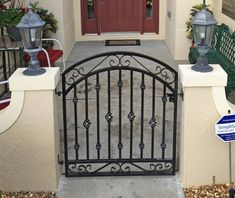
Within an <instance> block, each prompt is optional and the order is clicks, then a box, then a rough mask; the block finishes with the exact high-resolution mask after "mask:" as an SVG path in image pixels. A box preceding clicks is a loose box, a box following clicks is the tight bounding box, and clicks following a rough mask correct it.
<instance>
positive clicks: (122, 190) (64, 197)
mask: <svg viewBox="0 0 235 198" xmlns="http://www.w3.org/2000/svg"><path fill="white" fill-rule="evenodd" d="M59 189H60V190H59V193H58V197H59V198H183V197H184V194H183V192H182V189H181V187H180V182H179V179H178V177H177V176H174V177H173V176H171V177H168V176H167V177H165V176H161V177H100V178H65V177H62V178H61V181H60V187H59Z"/></svg>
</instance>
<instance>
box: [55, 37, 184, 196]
mask: <svg viewBox="0 0 235 198" xmlns="http://www.w3.org/2000/svg"><path fill="white" fill-rule="evenodd" d="M109 51H132V52H138V53H142V54H146V55H149V56H152V57H154V58H156V59H159V60H161V61H163V62H165V63H167V64H168V65H170V66H172V67H173V68H175V69H176V70H177V65H178V64H182V63H187V61H175V60H173V58H172V56H171V54H170V52H169V50H168V48H167V46H166V44H165V42H164V41H141V46H124V47H119V46H118V47H105V46H104V41H90V42H78V43H76V44H75V46H74V48H73V50H72V52H71V54H70V56H69V58H68V60H67V62H66V65H67V67H69V66H71V65H72V64H74V63H76V62H78V61H80V60H82V59H84V58H86V57H90V56H92V55H95V54H99V53H103V52H109ZM60 109H61V108H60ZM60 115H62V113H60ZM61 120H62V118H61ZM61 129H62V126H61ZM61 144H62V145H61V146H63V140H62V141H61ZM62 150H63V149H62ZM57 196H58V197H59V198H76V197H78V198H142V197H143V198H145V197H147V198H155V197H157V198H168V197H169V198H181V197H184V195H183V191H182V189H181V187H180V180H179V178H178V177H177V176H167V177H166V176H162V177H159V176H158V177H156V176H151V177H147V176H143V177H96V178H65V177H64V176H62V177H61V181H60V185H59V190H58V193H57Z"/></svg>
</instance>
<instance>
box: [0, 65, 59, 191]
mask: <svg viewBox="0 0 235 198" xmlns="http://www.w3.org/2000/svg"><path fill="white" fill-rule="evenodd" d="M23 70H24V69H23V68H21V69H17V70H16V72H15V73H14V74H13V75H12V76H11V78H10V80H9V81H10V90H11V93H12V97H11V103H10V105H9V106H8V107H7V108H5V109H4V110H2V111H0V189H1V190H3V191H55V190H56V189H57V185H58V181H59V177H60V170H59V166H58V163H57V155H58V153H59V130H58V127H57V126H58V122H57V113H56V109H57V107H56V96H55V87H56V86H57V83H58V81H59V68H47V71H46V73H45V74H43V75H40V76H33V77H31V76H25V75H23V74H22V71H23Z"/></svg>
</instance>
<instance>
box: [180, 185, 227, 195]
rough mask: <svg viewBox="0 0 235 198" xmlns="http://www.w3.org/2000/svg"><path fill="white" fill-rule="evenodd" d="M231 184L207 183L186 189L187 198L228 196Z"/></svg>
mask: <svg viewBox="0 0 235 198" xmlns="http://www.w3.org/2000/svg"><path fill="white" fill-rule="evenodd" d="M229 188H230V185H229V184H220V185H206V186H199V187H195V186H193V187H190V188H185V189H184V194H185V197H186V198H228V191H229Z"/></svg>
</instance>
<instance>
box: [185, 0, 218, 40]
mask: <svg viewBox="0 0 235 198" xmlns="http://www.w3.org/2000/svg"><path fill="white" fill-rule="evenodd" d="M209 6H210V5H206V9H207V10H208V11H209V12H211V13H212V11H211V10H209V8H208V7H209ZM202 8H203V4H202V3H200V4H196V5H194V6H193V7H192V8H191V10H190V13H189V15H190V17H189V19H188V20H187V21H186V23H185V24H186V32H187V38H188V39H190V40H193V28H192V18H193V17H194V16H195V15H196V13H197V12H198V11H200V10H202ZM212 14H213V13H212Z"/></svg>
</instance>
